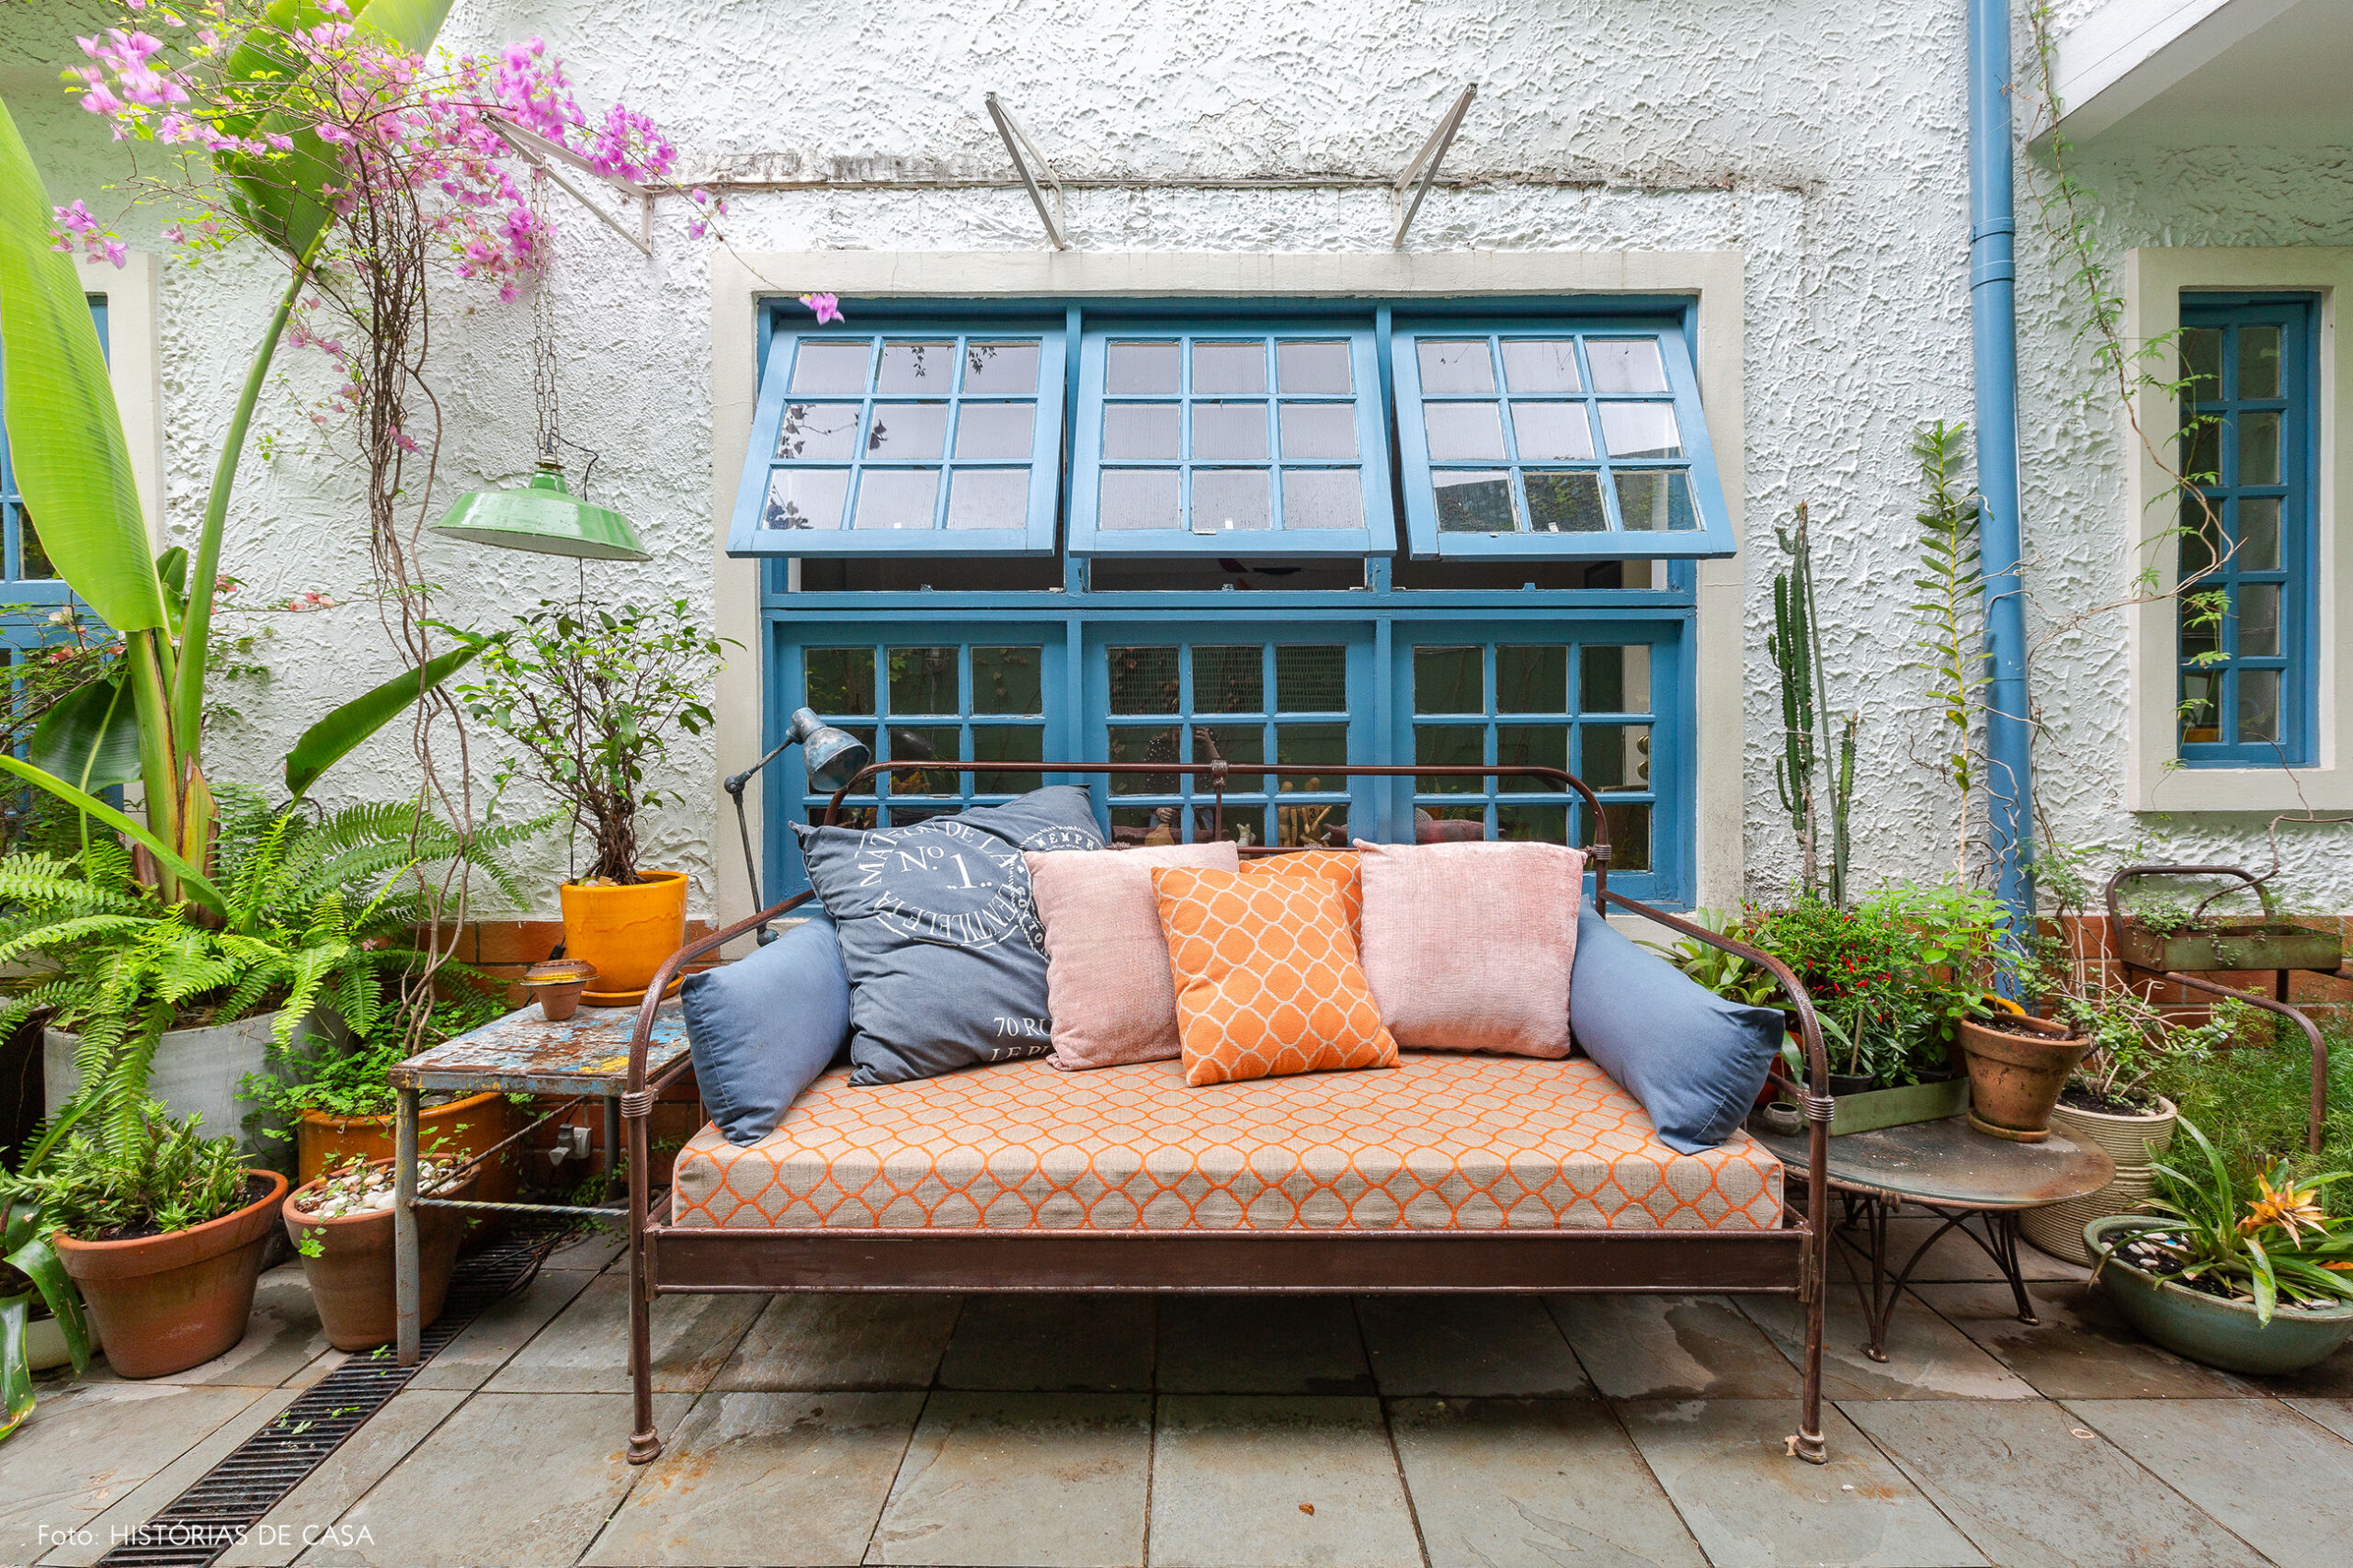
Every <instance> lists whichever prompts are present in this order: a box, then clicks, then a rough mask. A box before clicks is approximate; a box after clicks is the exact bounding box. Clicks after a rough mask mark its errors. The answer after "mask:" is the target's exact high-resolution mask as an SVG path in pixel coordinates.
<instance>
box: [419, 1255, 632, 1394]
mask: <svg viewBox="0 0 2353 1568" xmlns="http://www.w3.org/2000/svg"><path fill="white" fill-rule="evenodd" d="M594 1278H596V1276H595V1275H593V1274H586V1273H580V1272H574V1271H569V1270H567V1271H563V1272H558V1273H548V1272H546V1271H544V1270H542V1271H541V1272H540V1275H539V1277H538V1278H534V1279H533V1280H532V1281H531V1282H530V1284H529V1285H527V1286H525V1287H524V1288H523V1289H522V1290H518V1291H517V1292H515V1293H514V1294H513V1295H510V1296H506V1297H504V1298H502V1299H501V1300H499V1301H495V1302H494V1303H492V1305H491V1306H490V1307H489V1308H488V1309H487V1310H485V1311H484V1312H482V1313H481V1315H479V1316H477V1317H476V1318H475V1319H474V1321H473V1322H472V1323H470V1324H466V1326H465V1327H464V1328H462V1329H460V1330H459V1331H458V1336H457V1337H456V1338H455V1339H452V1340H451V1341H449V1344H447V1345H445V1346H442V1347H441V1349H440V1351H439V1352H438V1354H436V1355H435V1356H434V1358H433V1359H432V1360H430V1361H427V1362H426V1364H425V1365H424V1366H422V1367H419V1368H418V1369H416V1376H415V1377H413V1378H411V1379H410V1380H409V1381H408V1386H409V1387H410V1388H412V1389H462V1390H465V1391H467V1392H472V1391H473V1390H475V1389H478V1388H480V1387H482V1385H483V1384H484V1383H486V1382H488V1381H490V1380H491V1379H492V1378H493V1377H494V1376H496V1375H497V1372H498V1369H500V1368H501V1367H504V1366H506V1363H507V1362H509V1361H511V1360H513V1359H514V1358H515V1353H516V1352H517V1351H518V1350H520V1349H522V1348H523V1346H526V1345H528V1344H529V1343H530V1342H531V1339H532V1336H533V1335H537V1334H538V1333H539V1332H540V1330H541V1329H543V1328H545V1327H546V1326H547V1325H548V1324H550V1323H551V1322H553V1321H554V1319H555V1315H556V1313H558V1312H562V1311H563V1309H564V1308H566V1307H568V1306H570V1305H571V1304H572V1301H573V1299H574V1297H576V1296H578V1295H579V1294H580V1292H581V1291H583V1290H586V1289H587V1288H588V1282H589V1281H590V1280H592V1279H594ZM622 1289H623V1290H627V1289H628V1287H627V1285H626V1284H624V1285H623V1287H622ZM624 1299H626V1298H624ZM620 1347H621V1348H622V1349H623V1350H626V1349H627V1348H628V1340H627V1338H626V1337H624V1338H623V1339H622V1340H621V1341H620Z"/></svg>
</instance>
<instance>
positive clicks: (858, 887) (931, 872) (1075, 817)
mask: <svg viewBox="0 0 2353 1568" xmlns="http://www.w3.org/2000/svg"><path fill="white" fill-rule="evenodd" d="M792 831H793V832H794V833H795V834H796V835H799V836H800V839H801V860H802V861H803V863H805V864H806V866H807V867H808V870H809V885H810V886H811V887H813V888H814V889H815V890H816V892H817V897H818V899H819V900H820V901H821V902H822V903H824V906H825V913H826V914H827V915H831V916H833V919H834V923H835V926H838V927H839V928H840V930H841V944H842V962H843V964H844V966H845V967H846V968H847V970H848V971H849V982H850V1038H849V1059H850V1063H851V1073H850V1082H852V1083H854V1084H897V1083H904V1082H905V1081H906V1080H908V1079H910V1078H929V1077H932V1076H934V1075H935V1074H940V1073H946V1072H950V1071H952V1070H954V1069H955V1068H958V1067H970V1066H972V1064H974V1063H975V1062H1007V1061H1011V1060H1013V1059H1014V1058H1016V1057H1021V1056H1043V1055H1044V1054H1045V1053H1046V1052H1047V1051H1051V1050H1052V1049H1053V1044H1054V1041H1053V1028H1052V1026H1051V1023H1050V1022H1049V1020H1048V1017H1047V1013H1046V933H1045V930H1044V928H1043V927H1042V926H1040V924H1039V922H1038V904H1037V900H1036V898H1035V896H1034V895H1033V893H1032V892H1031V890H1030V886H1029V863H1028V862H1027V861H1025V860H1024V859H1022V858H1021V856H1022V851H1024V850H1051V849H1100V848H1102V847H1103V835H1102V832H1101V830H1099V829H1098V828H1097V826H1096V825H1095V805H1094V802H1093V801H1090V800H1088V799H1087V795H1086V790H1081V789H1078V788H1077V787H1075V786H1074V785H1068V784H1055V785H1050V786H1048V787H1047V788H1045V789H1043V790H1031V791H1030V792H1029V794H1027V795H1023V796H1021V797H1020V798H1019V799H1017V800H1012V801H1006V803H1005V804H1003V805H1001V806H977V807H974V808H973V809H972V810H971V811H968V812H957V813H956V814H955V815H953V816H938V817H931V818H928V819H926V820H925V821H923V822H919V823H914V824H909V825H907V826H905V827H886V828H878V829H875V830H874V831H872V832H870V833H866V832H859V831H858V830H857V829H855V828H846V827H807V826H803V825H801V824H794V826H793V830H792Z"/></svg>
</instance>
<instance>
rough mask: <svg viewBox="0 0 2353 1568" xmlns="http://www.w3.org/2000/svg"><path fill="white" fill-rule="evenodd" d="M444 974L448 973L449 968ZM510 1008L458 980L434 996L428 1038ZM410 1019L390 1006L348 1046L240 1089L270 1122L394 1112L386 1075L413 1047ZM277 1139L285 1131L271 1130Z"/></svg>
mask: <svg viewBox="0 0 2353 1568" xmlns="http://www.w3.org/2000/svg"><path fill="white" fill-rule="evenodd" d="M443 972H445V973H446V972H448V971H447V968H446V967H445V969H444V971H443ZM505 1012H506V1000H505V998H504V997H503V996H501V995H499V994H495V993H493V992H488V991H484V990H482V989H480V988H478V987H476V986H473V985H471V984H467V983H463V982H460V983H458V984H456V985H455V986H454V987H453V988H452V989H451V991H450V993H449V994H448V995H446V996H437V997H435V998H434V999H433V1002H432V1006H431V1008H430V1010H429V1011H428V1012H427V1014H426V1020H425V1028H424V1036H423V1038H424V1040H425V1041H426V1044H428V1045H436V1044H438V1043H440V1042H441V1041H442V1040H454V1039H456V1038H457V1037H458V1036H459V1035H461V1034H464V1033H465V1032H466V1031H468V1030H469V1029H475V1028H481V1027H482V1026H483V1025H484V1024H486V1023H489V1022H490V1021H491V1020H492V1019H494V1018H495V1017H499V1016H500V1015H502V1014H503V1013H505ZM410 1023H411V1020H410V1019H409V1018H408V1017H405V1016H404V1015H402V1014H399V1013H395V1012H393V1011H391V1010H389V1009H387V1010H385V1011H382V1012H380V1013H378V1014H377V1016H376V1019H375V1022H374V1024H373V1026H372V1027H370V1028H369V1029H367V1030H366V1031H365V1032H363V1033H360V1034H358V1036H357V1037H355V1038H354V1039H353V1040H352V1041H351V1043H350V1044H349V1045H348V1046H347V1047H346V1048H345V1049H342V1050H339V1051H328V1052H321V1053H314V1054H312V1055H307V1056H298V1057H294V1058H292V1059H290V1061H288V1063H287V1065H288V1067H289V1069H290V1072H289V1074H287V1075H286V1076H270V1075H267V1074H255V1075H253V1076H250V1077H248V1078H246V1079H245V1081H244V1085H242V1087H241V1092H242V1093H243V1094H244V1096H246V1097H247V1098H249V1099H252V1100H255V1101H256V1102H258V1103H259V1104H260V1105H261V1106H262V1107H263V1108H265V1109H266V1110H267V1111H268V1112H269V1113H271V1114H270V1115H269V1116H267V1117H266V1118H265V1120H266V1121H268V1120H275V1121H278V1122H281V1123H285V1124H288V1125H291V1124H292V1123H293V1122H295V1121H297V1120H299V1119H301V1113H302V1112H304V1111H306V1110H314V1111H317V1112H318V1113H319V1114H320V1115H322V1116H352V1117H359V1116H390V1115H391V1114H392V1110H393V1108H394V1105H395V1096H394V1094H393V1092H392V1081H391V1079H390V1078H389V1076H388V1075H387V1074H390V1072H391V1070H392V1067H393V1066H394V1065H395V1064H397V1063H399V1062H404V1061H406V1060H407V1059H408V1058H409V1056H410V1055H411V1054H412V1053H413V1051H414V1049H415V1048H414V1046H413V1045H412V1040H413V1039H414V1038H415V1037H414V1036H413V1035H412V1034H411V1032H410ZM267 1131H268V1133H269V1135H270V1136H271V1137H274V1138H284V1137H286V1136H287V1134H286V1133H283V1132H279V1131H276V1130H275V1129H274V1128H272V1129H267Z"/></svg>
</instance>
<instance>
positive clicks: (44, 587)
mask: <svg viewBox="0 0 2353 1568" xmlns="http://www.w3.org/2000/svg"><path fill="white" fill-rule="evenodd" d="M87 298H88V300H89V304H90V317H91V320H92V322H93V323H94V324H96V325H97V329H98V347H99V349H100V350H101V351H102V352H103V351H105V350H107V349H108V347H109V345H108V340H107V297H106V296H105V295H104V294H92V295H89V296H88V297H87ZM7 373H8V371H7V347H6V345H5V344H0V386H6V384H7V381H6V377H7ZM24 512H25V498H24V494H23V493H22V492H21V491H20V490H18V488H17V465H16V460H15V459H13V458H12V457H10V456H9V452H8V427H7V424H6V418H5V415H0V582H5V584H6V586H5V587H0V603H6V604H25V605H62V604H65V603H68V602H69V601H71V600H72V598H73V597H74V591H73V590H72V589H71V588H68V587H67V586H66V585H65V581H64V579H63V578H62V577H54V576H51V577H28V576H26V575H25V572H24ZM40 641H41V637H40V631H38V629H35V630H32V631H27V630H25V629H22V628H18V627H15V626H10V627H6V628H5V629H0V642H5V643H6V645H7V646H9V647H13V648H29V647H35V646H38V645H39V644H40Z"/></svg>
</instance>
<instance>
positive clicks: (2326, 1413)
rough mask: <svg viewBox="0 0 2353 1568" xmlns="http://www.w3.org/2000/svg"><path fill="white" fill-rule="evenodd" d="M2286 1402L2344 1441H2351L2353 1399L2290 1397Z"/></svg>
mask: <svg viewBox="0 0 2353 1568" xmlns="http://www.w3.org/2000/svg"><path fill="white" fill-rule="evenodd" d="M2288 1403H2290V1405H2292V1406H2294V1407H2295V1408H2296V1409H2297V1410H2300V1411H2302V1413H2303V1414H2304V1415H2307V1416H2309V1417H2311V1418H2312V1419H2313V1420H2314V1421H2317V1422H2319V1423H2320V1424H2321V1425H2322V1426H2325V1427H2327V1428H2328V1429H2329V1430H2330V1431H2332V1432H2334V1433H2336V1435H2337V1436H2338V1437H2343V1438H2344V1439H2345V1440H2346V1441H2347V1442H2353V1399H2291V1400H2290V1401H2289V1402H2288Z"/></svg>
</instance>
